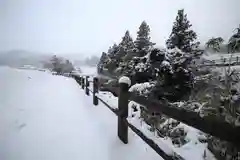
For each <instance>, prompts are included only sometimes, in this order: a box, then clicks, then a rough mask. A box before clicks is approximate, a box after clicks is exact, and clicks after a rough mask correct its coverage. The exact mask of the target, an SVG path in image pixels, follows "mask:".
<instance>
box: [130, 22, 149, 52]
mask: <svg viewBox="0 0 240 160" xmlns="http://www.w3.org/2000/svg"><path fill="white" fill-rule="evenodd" d="M150 39H151V37H150V27H149V25H148V24H147V23H146V22H145V21H143V22H142V23H141V25H140V27H139V31H138V32H137V38H136V40H135V42H134V43H135V46H136V48H137V49H138V50H139V51H146V52H148V51H149V49H150V47H152V46H153V45H154V43H152V42H151V41H150Z"/></svg>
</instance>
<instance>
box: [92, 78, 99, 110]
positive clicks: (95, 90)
mask: <svg viewBox="0 0 240 160" xmlns="http://www.w3.org/2000/svg"><path fill="white" fill-rule="evenodd" d="M96 93H98V78H97V77H94V79H93V104H94V105H95V106H97V105H98V98H97V96H96Z"/></svg>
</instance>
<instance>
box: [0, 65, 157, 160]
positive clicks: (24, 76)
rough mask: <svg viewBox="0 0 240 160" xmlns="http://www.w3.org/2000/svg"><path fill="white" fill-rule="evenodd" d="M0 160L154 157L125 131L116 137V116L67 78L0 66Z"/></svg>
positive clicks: (139, 159) (142, 159)
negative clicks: (121, 137)
mask: <svg viewBox="0 0 240 160" xmlns="http://www.w3.org/2000/svg"><path fill="white" fill-rule="evenodd" d="M0 75H1V78H0V159H1V160H80V159H81V160H95V159H96V160H113V159H114V160H146V159H151V160H159V159H161V157H159V156H158V155H157V154H156V153H155V152H154V151H153V150H152V149H151V148H150V147H149V146H148V145H146V144H145V143H144V142H143V141H142V140H141V139H140V138H139V137H138V136H137V135H135V134H134V133H133V132H132V131H130V130H129V144H127V145H126V144H123V143H122V142H121V141H120V140H119V139H118V137H117V117H116V116H115V115H114V114H113V113H111V111H110V110H108V109H107V108H106V107H104V106H103V105H102V104H100V105H99V106H93V105H92V97H87V96H86V95H85V94H84V91H83V90H81V89H80V88H79V86H78V84H77V83H76V82H75V81H74V80H73V79H71V78H66V77H62V76H53V75H51V74H49V73H47V72H40V71H34V70H20V69H13V68H8V67H1V68H0Z"/></svg>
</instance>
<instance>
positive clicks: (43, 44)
mask: <svg viewBox="0 0 240 160" xmlns="http://www.w3.org/2000/svg"><path fill="white" fill-rule="evenodd" d="M239 6H240V0H0V50H1V51H6V50H12V49H24V50H30V51H39V52H50V53H84V54H95V53H96V54H98V53H99V54H100V53H101V52H102V51H106V50H107V49H108V47H109V46H110V45H112V44H113V43H114V42H119V41H120V39H121V37H122V36H123V35H124V32H125V30H127V29H128V30H129V31H130V33H131V35H132V36H133V37H134V38H135V37H136V31H137V29H138V27H139V25H140V23H141V22H142V21H143V20H146V22H147V23H148V24H149V25H150V27H151V37H152V41H153V42H156V43H157V45H158V46H161V45H164V44H165V40H166V38H167V37H168V36H169V34H170V32H171V29H172V24H173V21H174V19H175V16H176V14H177V10H178V9H181V8H184V9H185V12H186V13H187V14H188V18H189V20H190V21H191V23H192V24H193V28H194V29H195V31H196V32H197V34H198V36H199V39H200V41H202V42H204V41H206V40H207V39H208V38H211V37H212V36H222V37H223V38H224V39H225V40H227V39H228V38H229V36H230V35H231V34H232V33H233V30H234V28H236V27H237V26H238V24H240V16H239V15H240V10H239Z"/></svg>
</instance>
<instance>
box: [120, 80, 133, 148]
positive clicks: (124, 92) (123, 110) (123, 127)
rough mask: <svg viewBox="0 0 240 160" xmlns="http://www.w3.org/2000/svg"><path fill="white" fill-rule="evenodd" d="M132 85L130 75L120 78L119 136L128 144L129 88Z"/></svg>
mask: <svg viewBox="0 0 240 160" xmlns="http://www.w3.org/2000/svg"><path fill="white" fill-rule="evenodd" d="M130 85H131V81H130V79H129V78H128V77H125V76H123V77H121V78H120V79H119V86H120V94H119V97H118V111H119V112H118V113H119V115H118V137H119V139H120V140H121V141H122V142H123V143H125V144H127V143H128V125H127V124H126V118H127V117H128V97H129V93H128V89H129V87H130Z"/></svg>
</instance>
